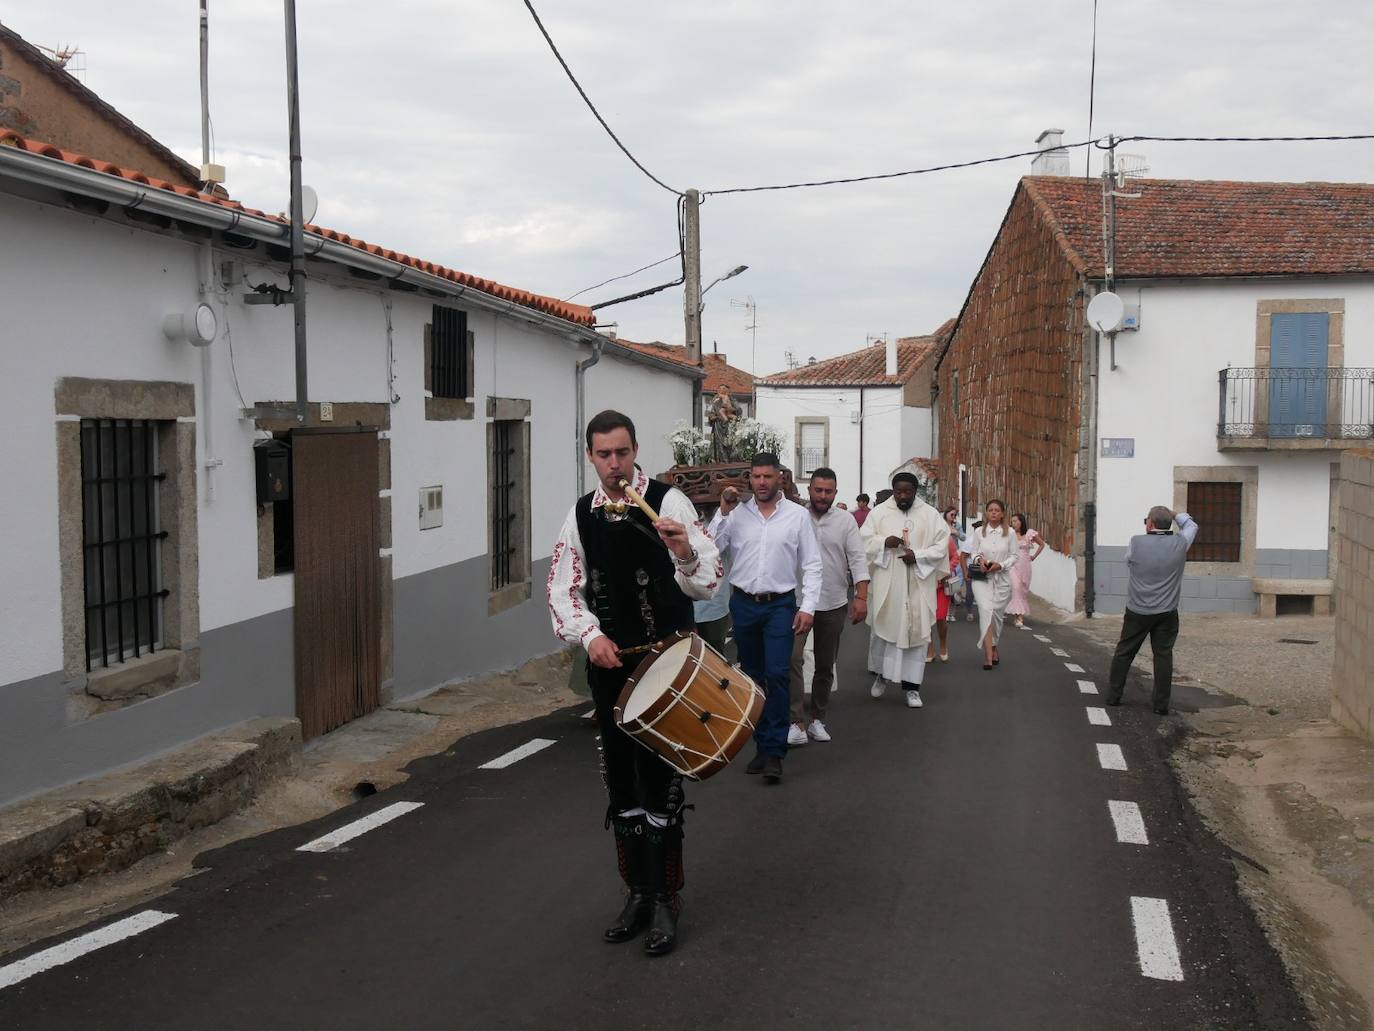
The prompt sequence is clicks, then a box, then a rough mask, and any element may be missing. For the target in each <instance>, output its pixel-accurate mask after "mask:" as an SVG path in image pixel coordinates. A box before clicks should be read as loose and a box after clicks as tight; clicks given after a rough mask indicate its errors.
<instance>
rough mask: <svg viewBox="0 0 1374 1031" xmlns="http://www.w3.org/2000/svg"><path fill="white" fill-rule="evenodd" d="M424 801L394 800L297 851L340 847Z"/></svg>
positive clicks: (418, 806) (309, 842)
mask: <svg viewBox="0 0 1374 1031" xmlns="http://www.w3.org/2000/svg"><path fill="white" fill-rule="evenodd" d="M422 805H424V803H423V802H392V803H391V805H389V806H383V807H382V808H381V809H378V810H377V811H376V812H375V813H370V814H369V815H367V816H364V817H363V818H362V819H360V820H354V821H353V822H352V823H346V824H344V825H343V826H342V827H340V828H339V829H338V830H334V831H330V832H329V833H328V834H326V835H325V836H324V837H322V838H316V839H315V840H314V841H307V842H306V843H305V844H304V845H302V846H301V847H300V848H298V849H296V851H297V852H328V851H329V850H330V849H335V848H338V847H339V846H340V845H342V844H343V843H344V842H346V841H352V840H353V839H354V838H356V837H358V836H359V835H362V834H366V833H367V832H368V831H370V830H373V829H374V828H377V827H380V826H381V825H382V824H384V823H390V822H391V821H392V820H394V819H396V817H398V816H404V815H405V814H406V813H408V812H411V811H412V810H415V809H419V808H420V807H421V806H422Z"/></svg>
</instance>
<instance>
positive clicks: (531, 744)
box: [477, 737, 555, 770]
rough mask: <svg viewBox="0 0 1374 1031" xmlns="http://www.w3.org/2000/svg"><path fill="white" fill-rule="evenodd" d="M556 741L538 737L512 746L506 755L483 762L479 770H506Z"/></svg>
mask: <svg viewBox="0 0 1374 1031" xmlns="http://www.w3.org/2000/svg"><path fill="white" fill-rule="evenodd" d="M552 744H555V742H553V741H550V740H548V739H547V738H542V737H537V738H535V739H534V740H533V741H526V742H525V743H524V744H523V745H521V746H520V747H519V748H512V749H511V750H510V751H509V752H507V753H506V754H505V755H500V756H497V757H496V758H495V759H493V760H492V761H491V762H489V763H483V764H482V765H481V766H479V767H477V768H478V769H479V770H504V769H505V768H506V767H507V766H510V765H512V764H513V763H518V762H519V761H520V760H521V759H525V758H528V757H529V756H531V755H533V754H534V753H535V752H539V751H543V750H544V749H545V748H548V747H549V745H552Z"/></svg>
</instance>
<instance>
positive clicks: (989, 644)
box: [972, 498, 1020, 669]
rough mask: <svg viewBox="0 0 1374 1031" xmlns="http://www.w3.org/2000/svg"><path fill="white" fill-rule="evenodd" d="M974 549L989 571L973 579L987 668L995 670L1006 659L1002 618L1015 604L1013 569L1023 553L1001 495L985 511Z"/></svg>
mask: <svg viewBox="0 0 1374 1031" xmlns="http://www.w3.org/2000/svg"><path fill="white" fill-rule="evenodd" d="M972 550H973V558H974V559H976V560H978V562H979V563H980V564H981V565H982V568H983V572H984V573H985V574H986V575H985V577H984V578H983V579H981V580H980V579H973V580H972V584H973V596H974V598H975V599H976V600H977V602H978V647H979V648H981V649H982V650H983V668H984V669H992V667H993V666H996V665H997V664H998V663H999V662H1001V661H1002V657H1001V655H1000V653H999V652H998V650H997V642H998V641H1000V640H1001V639H1002V620H1003V618H1004V617H1005V616H1006V613H1007V606H1008V605H1009V604H1010V603H1011V573H1010V569H1011V567H1012V566H1014V565H1016V560H1017V558H1019V552H1020V547H1019V543H1018V540H1017V537H1016V534H1014V533H1012V532H1011V531H1010V530H1009V529H1007V506H1006V504H1005V503H1004V502H1002V501H1000V500H998V499H997V498H993V499H992V500H991V501H989V502H988V503H987V506H986V508H984V510H983V525H982V526H981V527H979V528H978V529H977V530H976V531H974V533H973V549H972Z"/></svg>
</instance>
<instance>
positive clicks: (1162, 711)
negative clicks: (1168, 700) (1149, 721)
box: [1155, 705, 1169, 716]
mask: <svg viewBox="0 0 1374 1031" xmlns="http://www.w3.org/2000/svg"><path fill="white" fill-rule="evenodd" d="M1155 715H1156V716H1167V715H1169V707H1168V706H1167V705H1163V706H1161V705H1156V706H1155Z"/></svg>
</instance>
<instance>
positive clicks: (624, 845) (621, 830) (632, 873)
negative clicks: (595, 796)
mask: <svg viewBox="0 0 1374 1031" xmlns="http://www.w3.org/2000/svg"><path fill="white" fill-rule="evenodd" d="M611 826H612V827H613V828H614V830H615V858H616V864H617V865H618V866H619V867H620V876H621V878H622V879H623V880H624V881H625V887H626V888H627V889H628V890H629V894H628V895H627V896H626V898H625V907H624V908H623V909H622V910H621V911H620V916H618V917H616V920H615V923H613V924H611V926H610V927H608V928H606V930H605V931H603V932H602V934H601V937H602V940H604V941H608V942H610V943H612V944H619V943H621V942H627V941H629V940H630V939H631V938H633V937H634V936H635V935H637V934H638V933H639V932H640V931H642V930H643V929H644V928H645V927H646V926H648V924H649V920H650V917H651V916H652V915H653V902H654V897H653V892H652V890H651V887H650V882H651V880H652V874H651V872H650V870H649V866H648V855H647V848H648V845H647V842H646V838H645V833H644V832H645V830H646V829H647V828H646V826H645V823H644V817H643V816H612V817H611Z"/></svg>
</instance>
